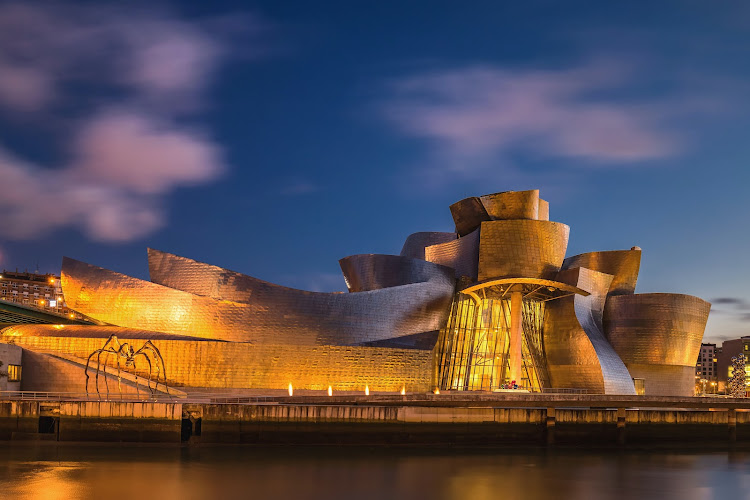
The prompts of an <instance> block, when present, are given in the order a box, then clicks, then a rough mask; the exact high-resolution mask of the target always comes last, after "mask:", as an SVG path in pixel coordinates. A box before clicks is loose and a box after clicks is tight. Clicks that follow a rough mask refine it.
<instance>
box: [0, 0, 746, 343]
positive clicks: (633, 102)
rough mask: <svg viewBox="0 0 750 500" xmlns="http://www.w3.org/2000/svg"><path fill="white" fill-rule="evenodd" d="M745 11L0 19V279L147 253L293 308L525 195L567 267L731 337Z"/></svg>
mask: <svg viewBox="0 0 750 500" xmlns="http://www.w3.org/2000/svg"><path fill="white" fill-rule="evenodd" d="M748 49H750V6H748V5H747V4H746V3H745V2H721V3H720V4H716V3H713V4H710V3H708V2H698V1H686V0H682V1H673V2H670V1H666V2H660V3H659V4H658V5H654V4H653V3H650V2H574V1H571V2H552V1H550V2H546V1H540V2H536V1H531V2H490V1H487V2H473V3H470V4H467V3H457V2H447V1H443V2H441V1H429V2H427V1H425V2H418V1H413V2H351V1H340V2H294V1H284V2H278V1H265V2H263V1H261V2H244V1H243V2H240V1H236V2H229V1H226V2H222V1H215V2H181V3H176V2H175V3H162V2H148V3H142V4H138V3H129V4H128V7H123V6H122V5H121V4H120V3H106V2H33V3H30V2H12V1H11V2H2V3H0V183H1V187H0V267H5V268H9V269H14V268H16V267H18V268H21V269H25V268H28V269H29V270H33V269H35V268H36V267H37V266H38V267H39V269H40V270H42V271H49V272H59V267H60V261H61V257H62V256H63V255H68V256H70V257H74V258H77V259H80V260H84V261H87V262H91V263H93V264H97V265H100V266H103V267H107V268H110V269H114V270H117V271H121V272H124V273H127V274H131V275H134V276H138V277H147V268H146V253H145V248H146V247H147V246H152V247H154V248H158V249H161V250H165V251H170V252H174V253H177V254H181V255H185V256H187V257H191V258H195V259H198V260H202V261H206V262H210V263H214V264H217V265H220V266H223V267H228V268H231V269H235V270H237V271H241V272H244V273H247V274H251V275H253V276H257V277H259V278H262V279H265V280H268V281H272V282H276V283H280V284H284V285H288V286H294V287H298V288H304V289H312V290H343V289H345V285H344V281H343V278H342V277H341V275H340V271H339V268H338V259H339V258H341V257H344V256H346V255H350V254H356V253H398V252H399V251H400V248H401V245H402V243H403V240H404V239H405V238H406V236H407V235H408V234H410V233H412V232H416V231H425V230H436V231H449V230H452V221H451V217H450V213H449V211H448V205H450V204H451V203H453V202H455V201H457V200H459V199H462V198H464V197H466V196H472V195H481V194H485V193H491V192H497V191H506V190H521V189H533V188H539V189H541V194H542V197H544V198H545V199H547V200H549V201H550V205H551V218H552V220H556V221H559V222H564V223H566V224H568V225H570V226H571V238H570V244H569V247H568V255H574V254H576V253H581V252H586V251H592V250H609V249H622V248H630V247H632V246H634V245H637V246H640V247H642V248H643V261H642V266H641V277H640V280H639V283H638V289H637V291H638V292H656V291H664V292H677V293H688V294H694V295H698V296H700V297H702V298H705V299H707V300H711V301H713V302H714V308H713V311H712V314H711V318H710V320H709V326H708V329H707V338H708V339H711V340H720V339H722V338H731V337H736V336H739V335H743V334H744V335H748V334H750V328H748V325H750V292H748V291H747V289H746V287H745V286H743V284H744V283H746V282H747V281H748V279H749V278H750V264H749V262H750V259H748V249H750V228H749V227H748V215H749V214H750V202H749V201H748V199H749V198H750V169H748V165H747V163H748V158H750V141H748V131H749V130H750V118H749V117H748V116H749V115H748V111H750V102H749V99H748V97H747V96H748V95H750V59H748V57H747V53H748Z"/></svg>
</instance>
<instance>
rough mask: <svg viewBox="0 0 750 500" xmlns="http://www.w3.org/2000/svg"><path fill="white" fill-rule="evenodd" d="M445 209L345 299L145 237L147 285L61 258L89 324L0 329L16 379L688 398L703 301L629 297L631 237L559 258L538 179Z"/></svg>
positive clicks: (560, 234) (355, 276)
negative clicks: (448, 220)
mask: <svg viewBox="0 0 750 500" xmlns="http://www.w3.org/2000/svg"><path fill="white" fill-rule="evenodd" d="M450 211H451V214H452V216H453V220H454V222H455V232H450V233H449V232H445V233H444V232H420V233H415V234H412V235H410V236H409V237H408V238H407V239H406V241H405V243H404V246H403V249H402V250H401V254H400V255H374V254H367V255H352V256H349V257H345V258H343V259H341V260H340V261H339V262H340V264H341V270H342V272H343V274H344V278H345V280H346V284H347V287H348V289H349V291H348V293H319V292H308V291H302V290H296V289H292V288H286V287H283V286H279V285H274V284H272V283H268V282H265V281H261V280H258V279H256V278H253V277H251V276H247V275H244V274H240V273H237V272H234V271H230V270H227V269H223V268H220V267H216V266H213V265H209V264H204V263H202V262H197V261H195V260H191V259H189V258H185V257H180V256H177V255H173V254H170V253H165V252H161V251H158V250H153V249H149V250H148V265H149V271H150V281H144V280H140V279H136V278H132V277H129V276H126V275H123V274H120V273H117V272H114V271H110V270H107V269H103V268H100V267H96V266H93V265H91V264H87V263H84V262H79V261H77V260H73V259H70V258H64V260H63V266H62V275H61V277H62V288H63V294H64V297H65V301H66V303H67V306H68V307H69V308H70V309H71V310H74V311H76V312H78V313H80V314H82V315H84V316H85V317H86V318H88V319H90V321H91V324H87V325H75V324H27V325H14V326H11V327H8V328H6V329H4V330H3V331H2V332H0V337H1V339H2V341H3V342H4V343H6V344H14V345H15V346H17V347H16V348H18V349H20V350H21V351H22V366H23V378H22V381H21V389H22V390H37V391H66V392H84V391H86V392H89V393H90V392H92V391H96V392H100V393H101V392H103V391H104V390H105V388H104V387H105V386H106V391H107V392H108V393H111V392H113V391H114V392H117V391H121V392H141V393H142V392H143V391H144V390H147V389H148V390H151V391H152V392H153V391H154V390H155V391H159V392H165V391H170V393H172V394H175V393H177V394H179V393H183V394H189V393H190V392H191V391H202V392H204V393H205V392H207V391H216V392H222V391H227V390H232V391H235V390H236V391H241V390H248V389H287V388H288V387H289V386H290V385H292V386H293V387H294V389H295V390H297V389H300V390H320V391H326V390H328V389H329V387H330V388H331V390H332V391H363V390H365V388H367V389H368V390H369V391H388V392H396V393H397V392H427V391H434V390H436V389H439V390H440V391H513V390H522V391H531V392H541V391H545V390H558V389H571V390H580V391H581V392H584V391H585V392H587V393H589V394H620V395H628V394H632V395H636V394H646V395H675V396H677V395H679V396H689V395H692V394H693V390H694V389H693V388H694V380H695V379H694V376H695V360H696V359H697V356H698V351H699V349H700V345H701V340H702V338H703V331H704V328H705V325H706V321H707V319H708V314H709V310H710V304H709V303H708V302H706V301H704V300H701V299H699V298H697V297H693V296H689V295H680V294H671V293H644V294H636V293H635V287H636V281H637V279H638V271H639V267H640V260H641V249H640V248H638V247H633V248H631V249H629V250H614V251H601V252H590V253H584V254H580V255H574V256H571V257H567V258H566V256H565V252H566V248H567V245H568V236H569V232H570V228H569V227H568V226H567V225H565V224H562V223H559V222H552V221H550V220H549V205H548V203H547V202H546V201H544V200H542V199H541V198H539V191H538V190H532V191H509V192H502V193H496V194H489V195H485V196H480V197H472V198H467V199H464V200H461V201H459V202H457V203H455V204H453V205H451V207H450ZM139 355H140V356H139ZM157 382H159V384H157Z"/></svg>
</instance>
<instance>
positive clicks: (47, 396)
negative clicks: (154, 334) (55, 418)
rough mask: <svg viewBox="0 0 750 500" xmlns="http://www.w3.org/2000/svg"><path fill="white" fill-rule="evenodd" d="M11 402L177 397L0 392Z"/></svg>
mask: <svg viewBox="0 0 750 500" xmlns="http://www.w3.org/2000/svg"><path fill="white" fill-rule="evenodd" d="M3 399H4V400H13V401H158V402H169V401H179V400H181V399H183V398H181V397H180V396H177V395H172V394H164V393H155V394H150V393H148V392H144V393H142V394H130V393H129V394H121V393H114V392H110V393H109V394H107V393H99V394H97V393H96V392H94V393H91V392H90V393H85V392H49V391H0V400H3Z"/></svg>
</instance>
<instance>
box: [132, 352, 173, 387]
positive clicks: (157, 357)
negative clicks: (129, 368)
mask: <svg viewBox="0 0 750 500" xmlns="http://www.w3.org/2000/svg"><path fill="white" fill-rule="evenodd" d="M149 353H150V354H151V356H153V358H154V364H155V365H156V380H155V383H154V388H153V389H151V394H153V393H154V390H158V389H159V378H160V376H162V377H163V381H162V383H163V385H164V388H165V389H166V392H167V394H169V388H168V387H167V377H166V373H165V374H164V375H162V372H163V371H164V372H165V371H166V370H165V369H164V359H162V357H161V354H160V353H159V350H158V349H157V348H156V346H154V344H152V343H151V341H150V340H148V341H146V343H145V344H143V347H141V348H140V349H138V351H137V352H136V353H135V354H136V355H138V354H140V355H143V356H145V357H146V359H147V360H148V365H149V380H151V374H152V363H151V358H150V357H149ZM150 388H151V386H150V384H149V389H150Z"/></svg>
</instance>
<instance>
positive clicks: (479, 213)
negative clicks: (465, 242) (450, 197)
mask: <svg viewBox="0 0 750 500" xmlns="http://www.w3.org/2000/svg"><path fill="white" fill-rule="evenodd" d="M450 209H451V215H452V216H453V222H454V223H455V224H456V232H457V233H458V235H459V236H466V235H467V234H469V233H470V232H472V231H474V230H475V229H476V228H478V227H479V225H480V224H481V223H482V222H484V221H488V220H492V219H491V217H490V216H489V214H487V210H486V209H485V208H484V205H482V202H481V200H480V199H479V198H477V197H476V196H472V197H471V198H466V199H464V200H461V201H457V202H456V203H454V204H453V205H451V206H450Z"/></svg>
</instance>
